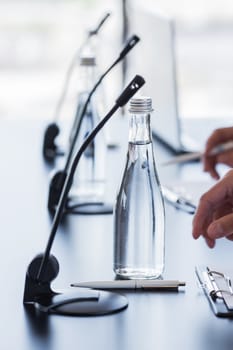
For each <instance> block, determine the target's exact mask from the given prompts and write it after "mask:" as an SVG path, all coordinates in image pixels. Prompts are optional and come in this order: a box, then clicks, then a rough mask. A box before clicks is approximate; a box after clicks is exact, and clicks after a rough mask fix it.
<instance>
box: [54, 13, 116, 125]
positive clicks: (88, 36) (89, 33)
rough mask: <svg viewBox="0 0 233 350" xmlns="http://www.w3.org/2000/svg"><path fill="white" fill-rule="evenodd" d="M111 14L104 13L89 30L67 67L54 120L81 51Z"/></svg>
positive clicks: (58, 115) (58, 114)
mask: <svg viewBox="0 0 233 350" xmlns="http://www.w3.org/2000/svg"><path fill="white" fill-rule="evenodd" d="M109 16H110V13H107V14H106V15H104V17H103V18H102V19H101V21H100V23H99V24H98V25H97V27H96V28H95V29H93V30H89V32H88V34H87V37H86V38H85V40H84V42H83V43H82V44H81V46H80V47H79V49H78V50H77V51H76V52H75V54H74V56H73V58H72V60H71V62H70V64H69V66H68V69H67V72H66V75H65V80H64V83H63V88H62V91H61V95H60V97H59V99H58V102H57V105H56V108H55V112H54V118H53V119H54V121H56V120H58V119H59V117H60V111H61V107H62V105H63V102H64V100H65V97H66V93H67V90H68V85H69V82H70V79H71V75H72V73H73V70H74V68H75V66H76V62H77V59H78V58H79V56H80V53H81V52H82V50H83V48H84V47H85V46H86V45H87V43H88V41H89V40H90V39H91V37H92V36H94V35H97V34H98V32H99V30H100V28H101V27H102V26H103V24H104V23H105V21H106V20H107V18H108V17H109Z"/></svg>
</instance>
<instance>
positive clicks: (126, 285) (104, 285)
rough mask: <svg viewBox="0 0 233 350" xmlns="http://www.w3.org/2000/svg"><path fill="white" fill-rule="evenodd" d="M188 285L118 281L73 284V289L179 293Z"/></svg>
mask: <svg viewBox="0 0 233 350" xmlns="http://www.w3.org/2000/svg"><path fill="white" fill-rule="evenodd" d="M185 285H186V283H185V282H183V281H178V280H116V281H92V282H80V283H73V284H71V287H79V288H91V289H105V290H141V291H143V290H144V291H145V290H148V291H160V290H170V291H172V290H173V291H174V290H175V291H178V288H179V287H181V286H185Z"/></svg>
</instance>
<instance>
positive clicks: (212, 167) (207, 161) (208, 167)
mask: <svg viewBox="0 0 233 350" xmlns="http://www.w3.org/2000/svg"><path fill="white" fill-rule="evenodd" d="M232 139H233V127H231V128H221V129H216V130H215V131H214V132H213V133H212V134H211V135H210V137H209V138H208V140H207V142H206V147H205V151H204V155H203V158H202V161H203V169H204V171H206V172H208V173H209V174H210V175H211V176H212V177H213V178H214V179H215V180H218V179H219V174H218V172H217V171H216V164H217V163H224V164H227V165H230V166H232V164H233V153H232V152H229V153H228V152H227V153H228V155H226V154H221V155H218V156H211V155H210V152H211V150H212V149H213V148H214V147H215V146H217V145H219V144H221V143H224V142H227V141H229V140H232ZM230 153H231V154H230ZM229 157H230V158H229Z"/></svg>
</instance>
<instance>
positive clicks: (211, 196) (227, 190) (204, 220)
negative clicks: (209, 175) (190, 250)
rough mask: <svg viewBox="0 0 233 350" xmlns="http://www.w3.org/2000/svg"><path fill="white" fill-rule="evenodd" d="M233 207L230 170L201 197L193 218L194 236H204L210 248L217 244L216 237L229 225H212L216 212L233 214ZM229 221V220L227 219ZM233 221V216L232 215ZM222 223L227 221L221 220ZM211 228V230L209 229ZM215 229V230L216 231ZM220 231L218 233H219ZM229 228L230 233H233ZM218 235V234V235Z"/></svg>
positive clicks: (232, 181) (232, 183) (232, 186)
mask: <svg viewBox="0 0 233 350" xmlns="http://www.w3.org/2000/svg"><path fill="white" fill-rule="evenodd" d="M232 207H233V170H230V171H229V172H228V173H227V174H226V175H225V176H224V177H223V179H222V180H221V181H219V182H218V183H217V184H216V185H215V186H213V187H212V188H211V189H210V190H209V191H208V192H206V193H205V194H204V195H203V196H202V197H201V199H200V202H199V205H198V208H197V211H196V215H195V216H194V219H193V232H192V234H193V238H194V239H197V238H199V237H200V236H204V238H205V239H206V243H207V244H208V246H209V247H210V248H212V247H213V246H214V244H215V239H216V238H219V237H220V236H219V237H218V235H221V234H222V236H221V237H223V236H224V233H226V232H228V231H227V226H223V228H222V227H221V226H220V227H221V230H220V229H219V228H218V227H214V226H212V227H210V226H211V224H212V225H213V223H214V222H215V221H218V220H219V219H218V220H215V218H216V214H217V215H219V214H221V215H222V216H223V217H224V215H228V214H229V213H231V214H232ZM227 222H228V221H227ZM232 222H233V216H232ZM220 223H221V224H223V225H227V224H225V222H224V221H223V222H222V221H220ZM209 229H210V231H208V230H209ZM214 230H215V231H214ZM217 232H218V234H217ZM232 233H233V229H232V231H231V230H229V232H228V234H229V235H230V234H232ZM216 235H217V236H216Z"/></svg>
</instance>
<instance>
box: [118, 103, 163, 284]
mask: <svg viewBox="0 0 233 350" xmlns="http://www.w3.org/2000/svg"><path fill="white" fill-rule="evenodd" d="M129 111H130V114H131V115H130V127H129V143H128V152H127V160H126V165H125V169H124V173H123V179H122V182H121V185H120V189H119V193H118V195H117V199H116V206H115V212H114V267H113V268H114V271H115V273H116V275H117V276H119V277H121V278H129V279H147V278H158V277H159V276H161V274H162V272H163V270H164V221H165V213H164V203H163V197H162V193H161V187H160V183H159V178H158V175H157V171H156V167H155V161H154V154H153V144H152V138H151V130H150V113H151V112H152V101H151V98H149V97H139V98H133V99H131V101H130V110H129Z"/></svg>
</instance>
